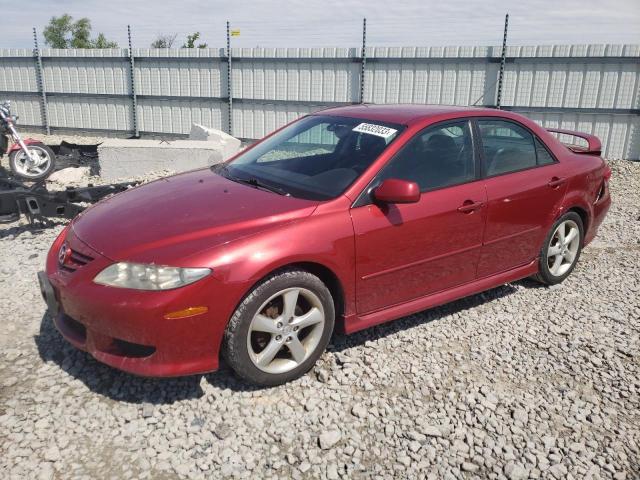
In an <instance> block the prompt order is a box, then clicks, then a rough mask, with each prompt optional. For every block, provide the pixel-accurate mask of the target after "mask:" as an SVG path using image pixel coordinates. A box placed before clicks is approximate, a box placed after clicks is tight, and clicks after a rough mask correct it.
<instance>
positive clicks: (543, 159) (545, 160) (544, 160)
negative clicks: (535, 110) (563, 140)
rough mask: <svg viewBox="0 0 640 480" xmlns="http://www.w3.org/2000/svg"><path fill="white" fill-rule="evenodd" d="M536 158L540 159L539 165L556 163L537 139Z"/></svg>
mask: <svg viewBox="0 0 640 480" xmlns="http://www.w3.org/2000/svg"><path fill="white" fill-rule="evenodd" d="M536 156H537V157H538V165H549V164H551V163H553V162H555V160H554V158H553V157H552V156H551V154H550V153H549V150H547V147H545V146H544V145H543V144H542V142H541V141H540V140H538V139H537V138H536Z"/></svg>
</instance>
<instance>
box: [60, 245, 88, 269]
mask: <svg viewBox="0 0 640 480" xmlns="http://www.w3.org/2000/svg"><path fill="white" fill-rule="evenodd" d="M92 260H93V257H90V256H89V255H85V254H84V253H80V252H77V251H75V250H74V249H73V248H72V249H71V256H70V257H69V260H68V261H67V263H65V264H64V265H60V269H61V270H64V271H65V272H70V273H71V272H75V271H76V270H77V269H78V268H80V267H83V266H85V265H86V264H87V263H89V262H91V261H92Z"/></svg>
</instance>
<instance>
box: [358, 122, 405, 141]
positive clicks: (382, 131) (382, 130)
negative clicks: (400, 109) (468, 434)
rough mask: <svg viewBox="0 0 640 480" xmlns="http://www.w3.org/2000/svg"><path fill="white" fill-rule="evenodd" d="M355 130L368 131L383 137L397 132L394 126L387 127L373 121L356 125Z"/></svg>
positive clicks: (370, 133)
mask: <svg viewBox="0 0 640 480" xmlns="http://www.w3.org/2000/svg"><path fill="white" fill-rule="evenodd" d="M353 131H354V132H360V133H368V134H369V135H375V136H377V137H382V138H389V137H391V136H393V135H394V134H395V133H396V132H397V130H394V129H393V128H389V127H385V126H383V125H375V124H373V123H361V124H360V125H358V126H357V127H355V128H354V129H353Z"/></svg>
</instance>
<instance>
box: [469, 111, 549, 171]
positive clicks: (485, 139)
mask: <svg viewBox="0 0 640 480" xmlns="http://www.w3.org/2000/svg"><path fill="white" fill-rule="evenodd" d="M478 127H479V129H480V137H481V139H482V149H483V152H484V161H485V167H486V174H487V176H493V175H500V174H503V173H509V172H517V171H518V170H524V169H527V168H531V167H535V166H536V165H537V163H538V162H537V156H536V146H535V143H534V139H533V135H531V133H529V132H528V131H527V130H526V129H525V128H523V127H521V126H519V125H517V124H515V123H512V122H507V121H502V120H478ZM543 148H544V147H543ZM552 160H553V159H552Z"/></svg>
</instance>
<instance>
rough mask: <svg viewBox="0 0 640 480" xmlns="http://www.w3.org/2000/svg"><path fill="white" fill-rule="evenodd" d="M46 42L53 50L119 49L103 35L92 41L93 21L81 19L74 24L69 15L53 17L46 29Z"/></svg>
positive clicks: (100, 34)
mask: <svg viewBox="0 0 640 480" xmlns="http://www.w3.org/2000/svg"><path fill="white" fill-rule="evenodd" d="M44 40H45V43H46V44H47V45H49V46H50V47H52V48H117V47H118V44H117V43H116V42H113V41H110V40H107V38H106V37H105V36H104V34H103V33H99V34H98V36H97V37H96V38H95V39H94V40H91V21H90V20H89V19H88V18H81V19H79V20H76V21H75V22H74V20H73V17H72V16H71V15H69V14H67V13H65V14H64V15H62V16H60V17H51V20H49V25H47V26H46V27H45V29H44Z"/></svg>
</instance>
